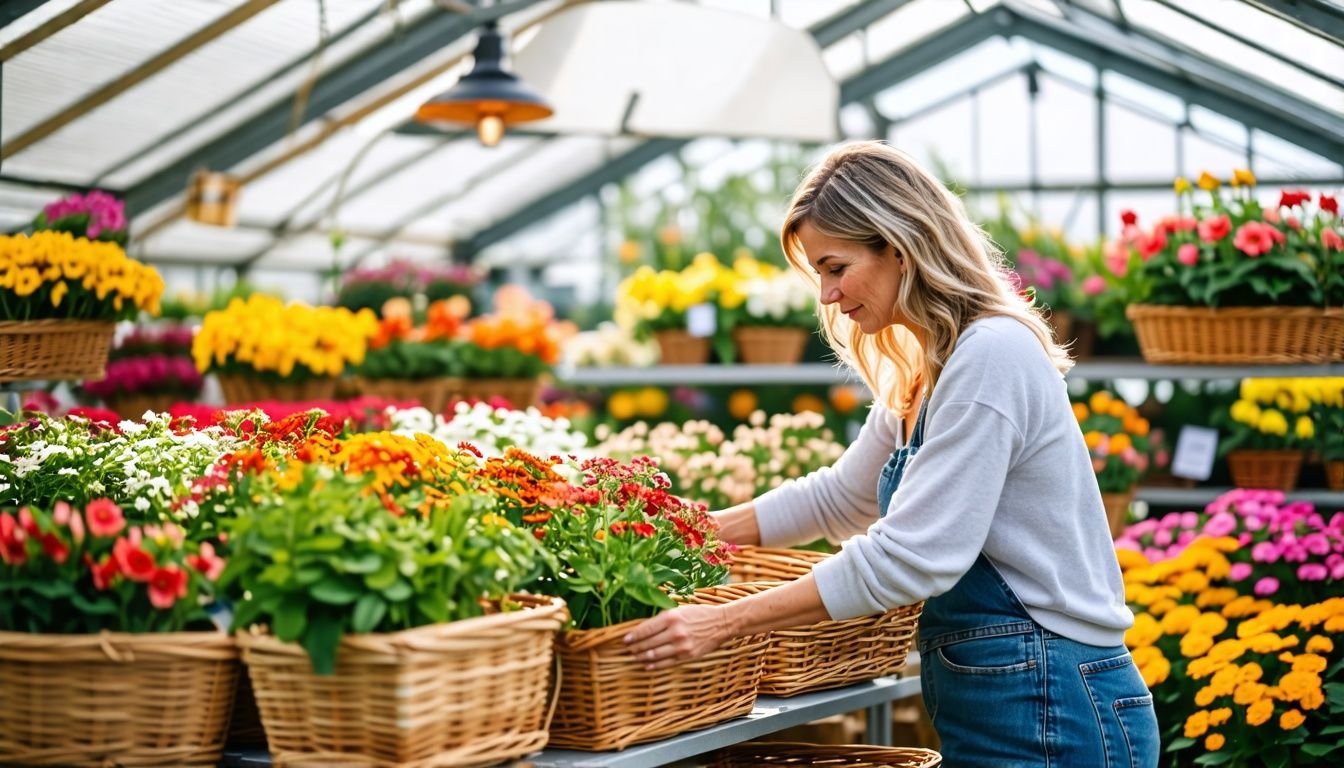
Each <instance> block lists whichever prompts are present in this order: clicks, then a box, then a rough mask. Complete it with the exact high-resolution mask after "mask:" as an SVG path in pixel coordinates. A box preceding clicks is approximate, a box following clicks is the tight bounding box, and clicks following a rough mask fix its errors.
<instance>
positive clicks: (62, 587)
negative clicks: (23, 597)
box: [26, 581, 75, 600]
mask: <svg viewBox="0 0 1344 768" xmlns="http://www.w3.org/2000/svg"><path fill="white" fill-rule="evenodd" d="M26 586H27V587H28V589H30V590H32V591H33V592H36V593H37V594H39V595H41V596H42V597H45V598H47V599H48V600H59V599H61V598H63V597H69V596H70V595H71V594H73V593H74V591H75V587H74V585H73V584H71V583H70V582H68V581H33V582H29V583H28V584H27V585H26Z"/></svg>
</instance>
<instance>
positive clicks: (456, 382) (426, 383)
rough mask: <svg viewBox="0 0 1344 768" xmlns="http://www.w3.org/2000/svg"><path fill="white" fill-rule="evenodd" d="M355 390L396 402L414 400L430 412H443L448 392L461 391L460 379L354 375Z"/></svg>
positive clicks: (361, 393)
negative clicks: (391, 377) (382, 377)
mask: <svg viewBox="0 0 1344 768" xmlns="http://www.w3.org/2000/svg"><path fill="white" fill-rule="evenodd" d="M351 385H352V388H353V389H354V391H355V392H357V393H359V394H360V395H364V396H372V397H381V398H383V399H384V400H394V401H397V402H403V403H405V402H415V403H419V404H421V405H423V406H424V407H425V408H427V409H428V410H429V411H430V412H432V413H443V408H444V406H446V405H447V404H448V396H449V394H450V393H456V392H461V391H462V386H463V385H462V380H461V379H457V378H449V377H439V378H433V379H369V378H365V377H363V376H356V377H354V379H353V381H351Z"/></svg>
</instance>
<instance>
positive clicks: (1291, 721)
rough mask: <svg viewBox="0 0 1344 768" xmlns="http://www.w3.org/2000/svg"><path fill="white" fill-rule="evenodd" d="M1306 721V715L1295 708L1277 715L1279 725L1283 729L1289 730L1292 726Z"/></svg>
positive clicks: (1297, 725) (1294, 726) (1295, 726)
mask: <svg viewBox="0 0 1344 768" xmlns="http://www.w3.org/2000/svg"><path fill="white" fill-rule="evenodd" d="M1306 721H1307V717H1306V715H1303V714H1302V713H1301V712H1299V711H1297V710H1296V709H1290V710H1288V711H1287V712H1284V713H1283V714H1282V715H1279V727H1280V728H1282V729H1283V730H1285V731H1291V730H1293V729H1294V728H1297V727H1299V726H1301V725H1302V724H1303V723H1305V722H1306Z"/></svg>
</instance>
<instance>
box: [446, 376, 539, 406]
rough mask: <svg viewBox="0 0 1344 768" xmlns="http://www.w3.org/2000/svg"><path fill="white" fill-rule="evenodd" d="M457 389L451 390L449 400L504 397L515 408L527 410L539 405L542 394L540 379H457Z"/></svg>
mask: <svg viewBox="0 0 1344 768" xmlns="http://www.w3.org/2000/svg"><path fill="white" fill-rule="evenodd" d="M454 381H455V383H456V384H457V387H456V388H455V389H454V388H450V391H449V397H448V399H450V400H451V399H453V398H460V399H463V400H483V401H489V400H490V398H492V397H502V398H504V399H505V400H508V401H509V404H510V405H512V406H514V407H515V408H527V407H528V406H532V405H536V404H537V395H538V394H540V392H541V381H540V380H538V379H455V380H454Z"/></svg>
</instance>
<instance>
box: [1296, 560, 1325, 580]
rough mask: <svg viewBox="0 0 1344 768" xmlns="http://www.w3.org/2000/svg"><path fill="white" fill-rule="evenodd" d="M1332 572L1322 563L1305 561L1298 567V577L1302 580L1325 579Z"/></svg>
mask: <svg viewBox="0 0 1344 768" xmlns="http://www.w3.org/2000/svg"><path fill="white" fill-rule="evenodd" d="M1329 575H1330V572H1329V571H1328V570H1327V569H1326V567H1325V566H1324V565H1321V564H1320V563H1303V564H1302V565H1299V566H1298V567H1297V578H1298V579H1300V580H1302V581H1325V578H1326V577H1327V576H1329Z"/></svg>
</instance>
